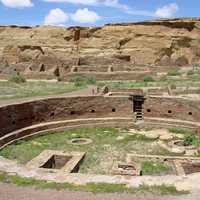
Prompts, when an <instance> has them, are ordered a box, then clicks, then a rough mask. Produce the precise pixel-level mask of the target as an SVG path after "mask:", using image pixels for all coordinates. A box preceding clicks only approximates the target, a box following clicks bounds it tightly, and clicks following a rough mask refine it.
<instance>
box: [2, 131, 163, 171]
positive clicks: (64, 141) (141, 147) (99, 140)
mask: <svg viewBox="0 0 200 200" xmlns="http://www.w3.org/2000/svg"><path fill="white" fill-rule="evenodd" d="M119 136H120V137H123V138H122V140H117V137H119ZM79 137H85V138H90V139H92V140H93V143H91V144H88V145H81V146H79V145H72V144H70V143H69V142H68V141H69V140H70V139H73V138H79ZM152 142H153V140H151V139H148V138H146V137H145V136H142V135H138V134H135V135H128V132H127V130H123V129H115V128H82V129H73V130H68V131H65V132H62V133H56V134H46V135H44V136H40V137H35V138H32V139H31V140H28V141H23V140H22V141H18V142H17V143H16V144H12V145H8V146H7V147H5V148H4V149H2V150H1V151H0V155H1V156H3V157H6V158H8V159H11V160H12V159H15V160H17V161H18V162H19V163H22V164H25V163H27V162H28V161H30V160H31V159H33V158H34V157H36V156H37V155H39V154H40V153H41V152H42V151H44V150H46V149H50V150H63V151H67V152H71V151H79V152H86V157H85V159H84V162H83V163H82V165H81V166H80V172H81V173H95V174H111V170H112V166H113V162H115V161H117V160H118V161H122V162H125V158H126V155H127V153H129V152H136V153H138V154H145V153H146V154H151V153H150V152H149V151H150V150H151V151H152V152H153V154H159V153H162V152H161V151H162V148H160V147H159V146H152Z"/></svg>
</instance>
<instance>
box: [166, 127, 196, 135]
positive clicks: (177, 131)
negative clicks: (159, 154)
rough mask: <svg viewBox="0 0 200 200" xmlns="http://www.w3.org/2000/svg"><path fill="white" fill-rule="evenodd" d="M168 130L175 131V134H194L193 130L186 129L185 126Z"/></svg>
mask: <svg viewBox="0 0 200 200" xmlns="http://www.w3.org/2000/svg"><path fill="white" fill-rule="evenodd" d="M168 130H169V132H171V133H175V134H183V135H186V134H187V135H188V134H195V133H194V130H191V129H187V128H169V129H168Z"/></svg>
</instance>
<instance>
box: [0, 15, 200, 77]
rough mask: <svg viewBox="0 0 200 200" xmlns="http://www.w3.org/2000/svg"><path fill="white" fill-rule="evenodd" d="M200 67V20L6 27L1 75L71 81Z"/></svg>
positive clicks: (1, 33) (0, 32) (0, 45)
mask: <svg viewBox="0 0 200 200" xmlns="http://www.w3.org/2000/svg"><path fill="white" fill-rule="evenodd" d="M195 63H200V19H199V18H183V19H171V20H157V21H146V22H138V23H126V24H107V25H105V26H103V27H70V28H64V27H50V26H41V27H39V26H37V27H18V26H1V27H0V73H1V74H11V73H16V72H19V73H22V74H26V75H30V76H31V75H32V76H35V75H37V77H40V75H41V76H42V75H50V76H60V75H61V76H65V75H67V74H69V73H74V72H91V73H92V72H93V73H94V72H95V73H96V72H100V73H104V72H113V71H115V72H116V71H138V70H139V71H140V70H141V71H145V70H149V69H151V68H153V67H156V66H157V68H158V69H160V68H162V69H164V68H165V67H166V68H167V67H171V66H180V67H182V66H184V67H187V66H190V65H192V64H195Z"/></svg>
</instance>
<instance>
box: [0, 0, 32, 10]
mask: <svg viewBox="0 0 200 200" xmlns="http://www.w3.org/2000/svg"><path fill="white" fill-rule="evenodd" d="M1 2H2V4H3V5H4V6H6V7H10V8H24V7H31V6H33V3H32V2H31V0H1Z"/></svg>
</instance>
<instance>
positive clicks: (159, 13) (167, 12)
mask: <svg viewBox="0 0 200 200" xmlns="http://www.w3.org/2000/svg"><path fill="white" fill-rule="evenodd" d="M178 10H179V7H178V5H177V4H176V3H171V4H168V5H165V6H163V7H161V8H158V9H157V10H155V11H148V10H134V9H131V8H128V9H127V10H126V13H128V14H131V15H138V16H147V17H160V18H167V17H173V16H174V15H175V14H176V13H177V11H178Z"/></svg>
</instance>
